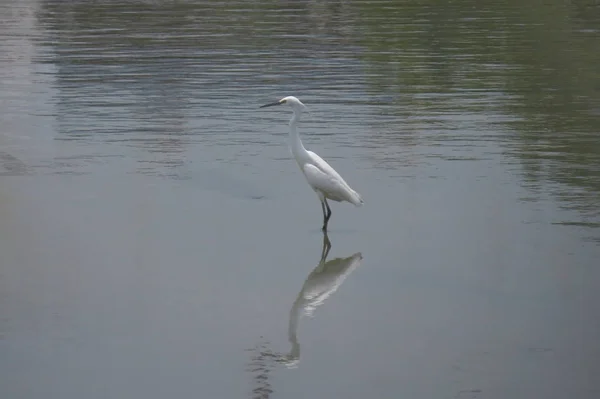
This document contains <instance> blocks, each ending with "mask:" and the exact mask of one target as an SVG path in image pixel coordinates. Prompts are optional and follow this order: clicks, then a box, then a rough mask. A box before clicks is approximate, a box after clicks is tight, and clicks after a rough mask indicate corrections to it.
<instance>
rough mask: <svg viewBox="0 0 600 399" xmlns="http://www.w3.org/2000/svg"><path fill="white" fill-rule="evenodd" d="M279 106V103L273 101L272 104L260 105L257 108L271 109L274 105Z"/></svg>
mask: <svg viewBox="0 0 600 399" xmlns="http://www.w3.org/2000/svg"><path fill="white" fill-rule="evenodd" d="M281 104H283V103H282V102H281V101H275V102H274V103H271V104H265V105H261V106H260V107H259V108H266V107H272V106H274V105H281Z"/></svg>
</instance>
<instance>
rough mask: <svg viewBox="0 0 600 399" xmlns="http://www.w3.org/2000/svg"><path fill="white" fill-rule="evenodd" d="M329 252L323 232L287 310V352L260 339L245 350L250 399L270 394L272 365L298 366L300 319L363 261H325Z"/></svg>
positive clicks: (262, 398)
mask: <svg viewBox="0 0 600 399" xmlns="http://www.w3.org/2000/svg"><path fill="white" fill-rule="evenodd" d="M330 250H331V241H330V240H329V237H328V235H327V233H324V234H323V245H322V248H321V258H320V260H319V263H318V264H317V266H316V267H315V268H314V269H313V271H312V272H310V274H309V275H308V277H307V278H306V280H305V281H304V284H303V285H302V289H301V290H300V292H299V293H298V295H297V296H296V300H295V301H294V303H293V305H292V308H291V309H290V314H289V320H288V340H289V343H290V350H289V352H287V353H279V352H275V351H273V350H271V349H270V347H269V342H268V341H266V340H264V339H263V337H261V341H262V342H260V343H259V344H257V345H256V346H255V347H254V348H253V349H249V351H250V352H251V353H252V357H251V361H250V363H249V364H248V367H247V371H248V372H250V373H251V374H252V375H253V379H254V389H253V390H252V394H251V397H252V398H254V399H266V398H269V396H270V394H271V393H273V388H272V386H271V382H270V381H269V374H270V373H271V371H272V370H273V368H274V367H276V366H275V365H276V364H283V365H285V366H286V367H287V368H290V369H291V368H296V367H298V364H299V363H300V341H299V340H298V324H299V322H300V319H301V318H302V316H308V317H312V316H313V314H314V312H315V310H316V309H317V308H318V307H319V306H321V305H323V303H325V301H326V300H327V299H328V298H329V297H330V296H331V295H332V294H333V293H335V292H336V291H337V290H338V288H339V287H340V286H341V285H342V283H343V282H344V280H346V278H347V277H348V276H349V275H350V274H351V273H352V272H353V271H354V270H355V269H357V268H358V267H359V266H360V264H361V261H362V259H363V257H362V254H361V253H360V252H357V253H355V254H353V255H351V256H349V257H346V258H335V259H332V260H330V261H327V257H328V256H329V251H330Z"/></svg>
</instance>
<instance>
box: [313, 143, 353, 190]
mask: <svg viewBox="0 0 600 399" xmlns="http://www.w3.org/2000/svg"><path fill="white" fill-rule="evenodd" d="M307 152H308V155H310V158H311V160H312V161H313V162H314V164H315V166H316V167H317V168H319V169H320V170H321V171H322V172H323V173H325V174H328V175H330V176H332V177H335V178H336V179H337V180H339V181H340V182H342V183H343V184H344V185H346V186H348V187H350V185H349V184H348V183H346V181H345V180H344V179H343V178H342V176H340V174H339V173H338V172H337V171H336V170H335V169H333V168H332V167H331V165H329V164H328V163H327V161H325V160H324V159H323V158H321V157H320V156H318V155H317V154H315V153H314V152H312V151H307Z"/></svg>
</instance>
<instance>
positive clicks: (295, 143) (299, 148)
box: [290, 109, 308, 166]
mask: <svg viewBox="0 0 600 399" xmlns="http://www.w3.org/2000/svg"><path fill="white" fill-rule="evenodd" d="M301 113H302V111H301V110H299V109H294V116H292V119H290V148H291V150H292V154H293V155H294V157H295V158H296V161H298V163H300V159H306V158H307V157H308V152H307V151H306V148H304V145H303V144H302V140H300V135H299V134H298V131H297V130H296V126H297V125H298V120H299V119H300V114H301ZM300 166H302V165H300Z"/></svg>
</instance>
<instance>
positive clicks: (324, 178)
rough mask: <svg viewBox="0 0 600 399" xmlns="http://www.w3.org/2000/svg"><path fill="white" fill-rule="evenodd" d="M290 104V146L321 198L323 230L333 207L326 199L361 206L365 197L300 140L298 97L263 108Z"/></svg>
mask: <svg viewBox="0 0 600 399" xmlns="http://www.w3.org/2000/svg"><path fill="white" fill-rule="evenodd" d="M283 104H286V105H289V106H290V107H292V111H294V115H293V116H292V119H290V149H291V150H292V154H293V155H294V158H296V162H297V163H298V166H300V170H301V171H302V173H303V174H304V177H306V181H307V182H308V184H309V185H310V186H311V187H312V189H313V190H314V191H315V193H317V196H318V197H319V200H320V201H321V209H322V210H323V229H322V230H323V231H324V232H325V231H327V223H328V222H329V218H330V217H331V209H330V208H329V204H328V203H327V200H328V199H330V200H332V201H337V202H342V201H347V202H350V203H351V204H353V205H355V206H361V205H362V204H363V200H362V198H361V197H360V194H358V193H357V192H356V191H354V190H353V189H352V188H351V187H350V186H349V185H348V183H346V181H345V180H344V179H343V178H342V176H340V175H339V173H338V172H336V171H335V169H333V168H332V167H331V166H329V164H328V163H327V162H325V161H324V160H323V158H321V157H320V156H318V155H317V154H315V153H314V152H312V151H307V150H306V148H304V145H303V144H302V140H300V136H299V135H298V131H297V130H296V126H297V125H298V121H299V120H300V115H302V111H304V110H305V109H307V108H306V106H305V105H304V104H302V103H301V102H300V100H298V99H297V98H296V97H294V96H289V97H285V98H282V99H281V100H279V101H276V102H274V103H270V104H266V105H262V106H261V107H260V108H266V107H272V106H274V105H283Z"/></svg>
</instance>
